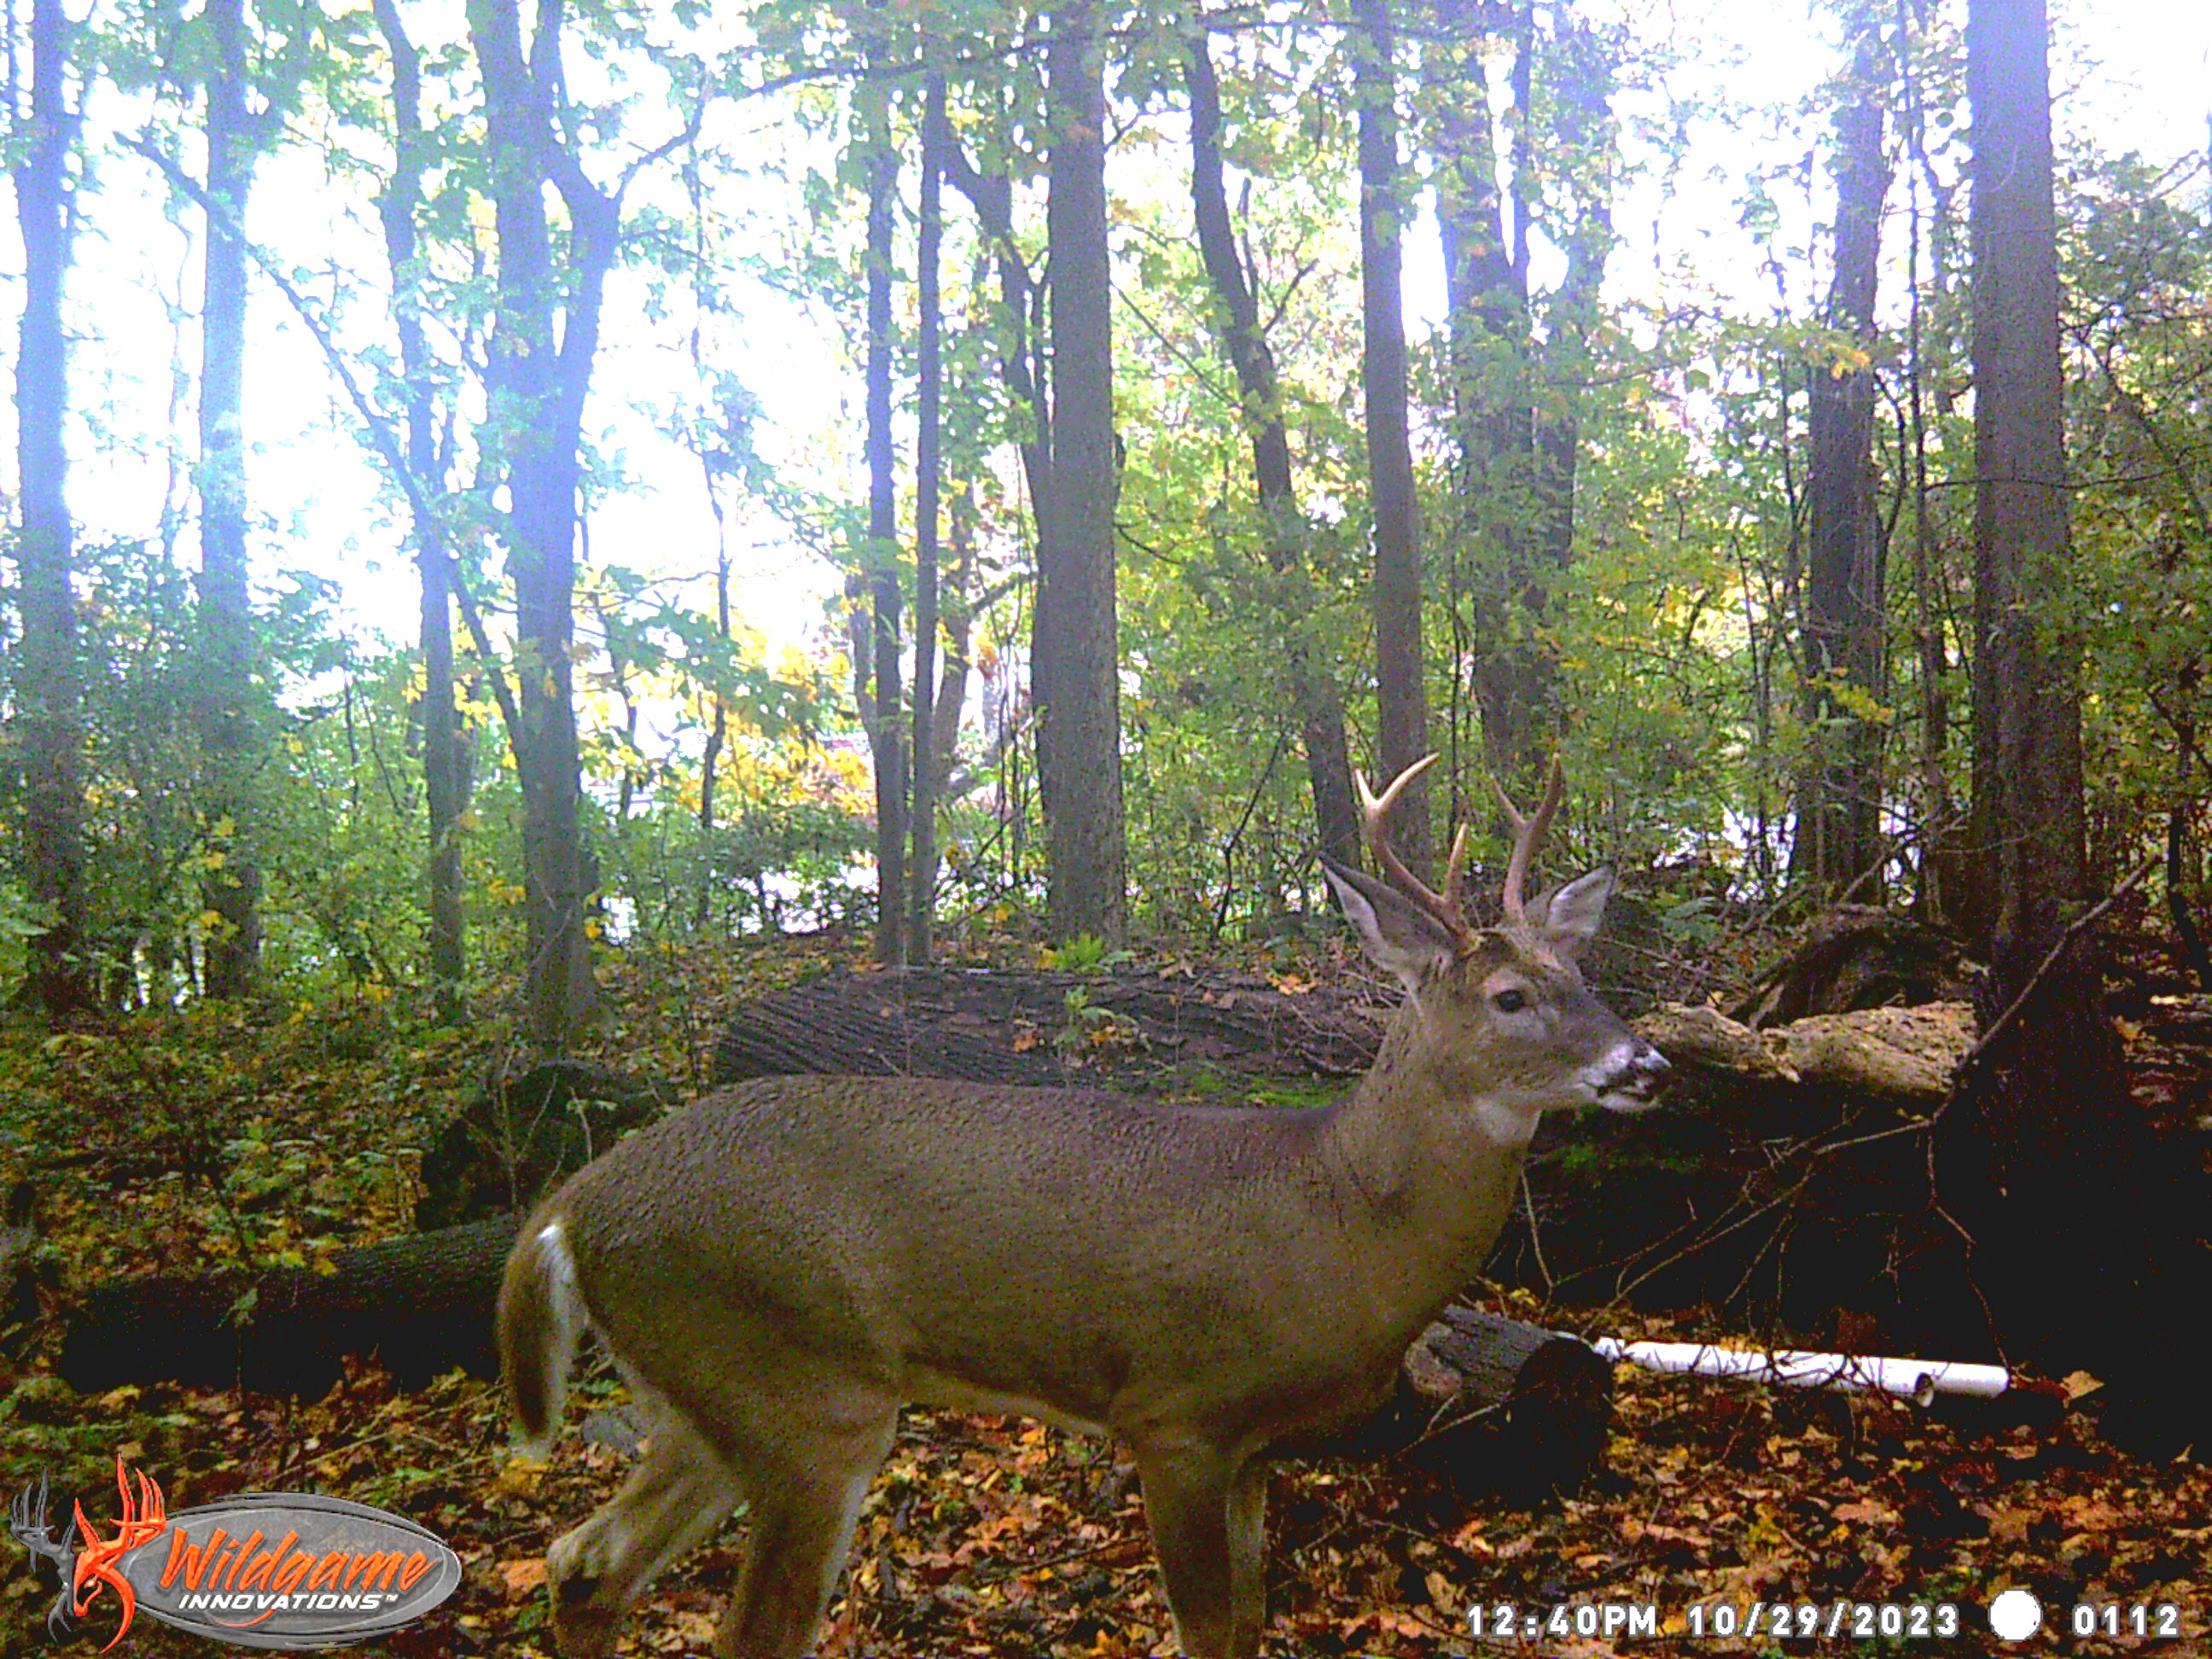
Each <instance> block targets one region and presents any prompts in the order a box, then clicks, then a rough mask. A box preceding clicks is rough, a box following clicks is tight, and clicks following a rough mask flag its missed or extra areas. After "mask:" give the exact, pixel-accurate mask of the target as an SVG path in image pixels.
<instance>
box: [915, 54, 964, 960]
mask: <svg viewBox="0 0 2212 1659" xmlns="http://www.w3.org/2000/svg"><path fill="white" fill-rule="evenodd" d="M950 138H951V129H950V128H949V126H948V125H946V121H945V77H944V76H943V75H941V74H933V75H932V76H930V77H929V84H928V86H927V88H926V89H925V90H924V92H923V94H922V114H921V226H920V240H921V246H919V248H918V249H917V250H916V253H915V264H916V265H917V266H918V267H919V269H918V270H916V272H915V281H916V284H917V286H918V288H919V290H920V293H919V300H920V305H921V319H920V320H919V322H918V323H917V325H916V326H917V327H918V328H919V330H920V337H919V338H918V340H917V342H916V346H915V353H916V357H917V362H916V366H915V372H916V376H917V378H918V380H920V382H921V384H920V386H918V387H917V389H916V392H917V399H918V401H919V403H920V404H921V408H920V410H919V411H918V417H917V418H918V421H919V429H918V430H917V432H916V433H915V447H914V811H913V819H914V863H913V888H914V890H913V893H912V895H911V896H910V898H909V901H908V915H907V940H906V954H907V960H908V961H909V962H914V963H923V964H927V963H928V961H929V958H930V954H931V952H930V937H929V934H930V921H931V915H932V912H933V910H934V908H935V907H936V902H937V784H938V779H939V772H938V769H937V766H936V761H935V757H936V754H937V734H936V720H937V714H938V710H937V706H936V694H937V629H938V623H939V617H938V602H937V601H938V593H937V536H938V521H939V516H940V514H939V497H940V496H941V495H942V493H943V490H944V484H945V455H944V448H943V443H942V438H943V432H942V427H943V409H944V395H945V364H944V359H943V354H942V351H941V349H940V341H941V337H942V336H943V333H944V327H945V324H944V319H943V317H942V316H941V315H940V313H941V312H942V310H943V304H942V301H941V300H940V298H939V292H938V287H939V283H938V277H939V271H938V264H939V258H941V256H942V250H943V245H944V239H945V188H944V186H945V147H946V145H947V143H948V142H949V141H950ZM951 720H952V721H953V723H954V724H955V725H956V726H957V724H958V723H959V720H960V710H959V708H957V706H956V707H955V708H953V710H952V713H951Z"/></svg>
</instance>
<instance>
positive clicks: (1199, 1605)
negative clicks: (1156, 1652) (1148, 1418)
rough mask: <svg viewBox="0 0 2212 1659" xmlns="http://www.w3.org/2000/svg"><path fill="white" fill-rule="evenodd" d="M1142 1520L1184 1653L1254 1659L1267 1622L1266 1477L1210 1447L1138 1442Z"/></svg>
mask: <svg viewBox="0 0 2212 1659" xmlns="http://www.w3.org/2000/svg"><path fill="white" fill-rule="evenodd" d="M1137 1469H1138V1473H1139V1475H1140V1476H1141V1477H1142V1479H1143V1481H1144V1488H1145V1521H1146V1525H1148V1526H1149V1527H1150V1528H1152V1550H1153V1553H1155V1554H1156V1555H1158V1558H1159V1563H1160V1576H1161V1577H1163V1578H1164V1579H1165V1580H1166V1581H1167V1590H1168V1606H1169V1608H1170V1610H1171V1611H1172V1612H1173V1613H1174V1614H1175V1621H1176V1639H1177V1641H1178V1642H1180V1643H1181V1644H1182V1650H1183V1652H1184V1654H1185V1655H1186V1656H1188V1659H1254V1656H1255V1655H1257V1654H1258V1652H1259V1651H1260V1635H1261V1630H1262V1628H1263V1627H1264V1626H1265V1625H1266V1622H1267V1560H1266V1543H1267V1529H1266V1525H1265V1514H1266V1502H1267V1479H1266V1474H1265V1470H1264V1468H1263V1467H1262V1466H1261V1465H1260V1464H1258V1463H1255V1462H1246V1463H1244V1464H1243V1465H1241V1466H1238V1465H1237V1464H1235V1463H1233V1462H1231V1460H1230V1459H1229V1458H1228V1457H1227V1456H1225V1455H1222V1454H1220V1453H1217V1452H1214V1451H1212V1450H1211V1449H1204V1448H1195V1447H1178V1448H1175V1449H1164V1448H1153V1449H1146V1448H1143V1447H1139V1449H1138V1450H1137Z"/></svg>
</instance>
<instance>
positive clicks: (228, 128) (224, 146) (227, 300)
mask: <svg viewBox="0 0 2212 1659" xmlns="http://www.w3.org/2000/svg"><path fill="white" fill-rule="evenodd" d="M245 13H246V7H245V0H210V5H209V7H208V14H207V15H208V21H209V24H210V29H211V31H212V34H213V40H214V45H215V62H214V64H213V66H212V68H211V69H210V72H209V74H208V76H207V77H206V83H207V147H208V170H207V194H208V197H209V199H210V201H211V202H213V203H214V204H216V207H217V208H218V209H219V210H220V211H219V212H216V213H210V215H209V216H208V224H207V250H206V263H205V270H204V299H203V303H202V308H201V317H200V333H201V341H202V363H201V369H200V474H199V494H200V580H199V601H200V638H201V646H200V660H199V663H198V665H197V667H198V673H199V682H200V688H201V689H200V696H199V711H198V712H199V726H200V743H201V746H202V750H203V752H204V757H205V764H206V769H207V782H206V785H205V787H204V791H203V793H202V805H201V810H202V811H203V812H204V815H205V819H206V836H207V841H208V851H209V853H210V855H215V854H220V860H219V861H218V860H216V859H214V858H213V857H212V856H211V858H210V864H211V867H210V869H209V871H208V872H207V874H206V875H205V876H204V878H203V879H202V882H201V897H202V902H203V904H204V908H206V909H208V910H209V911H210V912H212V913H213V914H214V915H216V917H217V918H219V920H218V921H216V923H215V924H214V925H212V926H211V927H210V928H209V930H208V939H207V954H206V978H205V982H204V989H205V991H206V993H207V994H208V995H210V996H211V997H218V998H228V997H237V996H242V995H244V994H245V993H246V990H247V989H248V988H249V987H251V986H252V983H253V980H254V977H255V975H257V974H258V972H259V970H260V965H261V866H260V860H259V855H258V852H257V850H256V847H255V840H256V836H257V833H258V829H259V817H260V815H259V812H258V809H257V806H256V804H255V801H254V791H253V789H252V781H251V773H252V767H253V764H254V762H255V760H256V759H257V758H258V757H257V753H256V750H257V746H258V743H257V740H258V737H259V735H260V733H259V731H258V727H259V726H260V722H259V721H258V720H257V719H256V715H257V714H258V702H259V690H258V681H259V667H260V665H259V663H258V654H259V653H258V652H257V651H256V649H255V647H254V638H253V611H252V604H251V602H250V600H249V599H248V596H247V591H246V440H245V434H244V430H243V427H242V421H243V416H244V405H245V371H246V245H245V243H244V242H243V241H242V240H240V238H239V236H238V235H237V234H234V231H235V228H237V227H239V226H241V225H242V224H243V223H244V222H245V218H246V197H247V194H248V193H249V192H250V191H252V185H253V165H254V161H255V159H256V158H255V153H254V152H255V143H256V136H255V133H254V131H253V122H252V118H250V117H249V116H248V114H247V112H246V88H247V87H248V86H249V85H250V84H251V80H250V70H249V68H248V65H247V63H246V15H245Z"/></svg>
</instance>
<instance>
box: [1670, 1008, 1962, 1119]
mask: <svg viewBox="0 0 2212 1659" xmlns="http://www.w3.org/2000/svg"><path fill="white" fill-rule="evenodd" d="M1636 1029H1637V1030H1638V1033H1639V1034H1640V1035H1642V1036H1644V1037H1646V1038H1648V1039H1649V1040H1650V1041H1651V1042H1655V1043H1656V1044H1657V1045H1658V1046H1659V1048H1660V1049H1661V1050H1662V1052H1663V1053H1664V1054H1666V1056H1667V1058H1668V1060H1672V1061H1674V1063H1675V1064H1676V1065H1677V1066H1699V1067H1703V1068H1705V1070H1708V1071H1713V1072H1720V1073H1728V1074H1730V1075H1732V1076H1735V1077H1737V1078H1740V1079H1745V1080H1747V1081H1753V1082H1764V1083H1782V1084H1820V1085H1827V1086H1829V1087H1832V1088H1838V1089H1844V1090H1848V1091H1852V1092H1855V1093H1859V1094H1867V1095H1874V1096H1878V1097H1883V1098H1887V1099H1895V1100H1925V1101H1928V1102H1930V1103H1934V1102H1936V1101H1940V1100H1942V1098H1943V1097H1944V1096H1945V1095H1946V1094H1947V1093H1948V1091H1949V1089H1950V1086H1951V1073H1953V1072H1954V1071H1955V1070H1956V1069H1957V1067H1958V1065H1959V1062H1960V1060H1964V1059H1965V1058H1966V1051H1967V1050H1968V1049H1970V1048H1972V1047H1973V1044H1974V1011H1973V1008H1972V1005H1970V1004H1967V1003H1964V1002H1929V1003H1923V1004H1922V1005H1920V1006H1917V1007H1912V1008H1866V1009H1860V1010H1857V1011H1855V1012H1850V1013H1844V1014H1813V1015H1809V1016H1808V1017H1807V1018H1803V1019H1800V1020H1794V1021H1792V1022H1791V1023H1790V1024H1787V1025H1777V1026H1771V1027H1770V1028H1768V1029H1767V1030H1753V1028H1752V1027H1750V1026H1748V1025H1745V1024H1740V1023H1738V1022H1737V1021H1735V1020H1733V1019H1730V1018H1729V1017H1728V1016H1727V1015H1725V1014H1723V1013H1722V1012H1720V1011H1719V1010H1718V1009H1717V1008H1703V1007H1699V1008H1691V1007H1685V1006H1682V1005H1681V1004H1680V1003H1672V1002H1670V1003H1662V1005H1660V1006H1659V1007H1658V1008H1657V1009H1656V1010H1654V1011H1653V1012H1650V1013H1649V1014H1646V1015H1644V1018H1641V1019H1639V1020H1638V1021H1637V1022H1636Z"/></svg>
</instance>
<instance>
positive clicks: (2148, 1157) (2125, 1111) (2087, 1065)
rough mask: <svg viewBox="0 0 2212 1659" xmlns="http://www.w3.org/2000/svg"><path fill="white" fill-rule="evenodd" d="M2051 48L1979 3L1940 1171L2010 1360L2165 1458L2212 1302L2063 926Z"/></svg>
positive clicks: (2067, 826)
mask: <svg viewBox="0 0 2212 1659" xmlns="http://www.w3.org/2000/svg"><path fill="white" fill-rule="evenodd" d="M2048 52H2049V27H2048V24H2047V22H2046V20H2045V13H2044V5H2043V0H1972V4H1971V5H1970V7H1969V9H1968V12H1967V22H1966V64H1967V73H1966V78H1967V95H1968V99H1969V101H1970V104H1971V107H1972V117H1973V135H1974V158H1973V180H1974V195H1973V211H1972V230H1973V252H1974V352H1973V356H1974V387H1975V398H1974V449H1975V475H1976V477H1975V489H1974V562H1975V592H1974V611H1975V635H1976V651H1975V661H1974V680H1975V697H1974V747H1975V768H1974V826H1975V840H1976V843H1977V845H1978V848H1979V849H1980V860H1979V862H1980V863H1981V864H1982V866H1984V867H1985V868H1986V869H1987V870H1988V871H1990V872H1991V875H1992V878H1993V879H1991V880H1990V883H1989V884H1988V887H1987V889H1986V890H1984V891H1982V892H1980V893H1979V894H1978V895H1977V897H1978V903H1977V904H1976V906H1975V910H1976V913H1977V915H1978V920H1979V921H1981V922H1982V924H1983V926H1984V929H1985V931H1984V934H1983V937H1984V938H1986V939H1990V941H1991V944H1992V948H1991V951H1990V972H1989V973H1988V975H1985V976H1984V981H1983V983H1982V986H1981V987H1980V991H1979V994H1978V998H1977V1012H1978V1014H1979V1015H1980V1018H1981V1025H1982V1039H1981V1047H1980V1050H1979V1052H1978V1054H1977V1055H1976V1056H1975V1058H1974V1060H1972V1062H1970V1063H1969V1065H1968V1066H1966V1067H1965V1068H1963V1070H1962V1073H1961V1075H1960V1083H1959V1087H1958V1093H1957V1095H1956V1096H1955V1097H1954V1099H1953V1100H1952V1101H1951V1102H1950V1103H1949V1104H1948V1108H1947V1109H1946V1111H1945V1112H1944V1114H1943V1115H1942V1119H1941V1121H1940V1122H1939V1125H1938V1136H1939V1138H1938V1143H1937V1146H1936V1154H1937V1156H1936V1164H1935V1173H1936V1176H1937V1181H1938V1196H1939V1198H1940V1200H1941V1201H1942V1203H1943V1204H1944V1206H1945V1208H1946V1211H1947V1212H1948V1215H1949V1216H1950V1217H1952V1218H1954V1220H1955V1222H1956V1224H1957V1225H1959V1226H1960V1228H1961V1229H1962V1230H1963V1231H1964V1232H1965V1233H1966V1236H1967V1237H1968V1238H1969V1239H1970V1240H1971V1241H1972V1243H1971V1247H1970V1248H1971V1251H1972V1255H1971V1261H1972V1269H1973V1272H1974V1274H1975V1278H1976V1281H1977V1283H1978V1285H1979V1286H1980V1288H1981V1291H1982V1292H1983V1295H1984V1298H1985V1301H1986V1304H1987V1306H1988V1307H1989V1309H1990V1313H1991V1316H1992V1317H1993V1320H1994V1322H1995V1325H1996V1334H1997V1337H1998V1340H1999V1341H2000V1343H2001V1344H2002V1346H2004V1348H2005V1349H2006V1351H2007V1352H2008V1354H2011V1355H2018V1356H2023V1357H2027V1358H2033V1359H2034V1360H2036V1361H2037V1363H2039V1364H2041V1365H2043V1366H2044V1367H2045V1369H2046V1370H2051V1371H2052V1372H2054V1373H2058V1372H2063V1371H2066V1370H2071V1369H2073V1368H2074V1367H2075V1366H2086V1367H2088V1368H2090V1369H2092V1370H2094V1371H2095V1372H2096V1374H2097V1375H2098V1376H2100V1377H2102V1378H2103V1379H2104V1380H2105V1381H2106V1383H2109V1384H2111V1385H2112V1390H2113V1393H2112V1400H2113V1401H2114V1406H2113V1407H2108V1408H2107V1411H2106V1432H2107V1433H2108V1435H2109V1434H2116V1433H2117V1434H2118V1435H2119V1436H2122V1437H2124V1438H2125V1439H2127V1440H2128V1441H2130V1442H2132V1443H2138V1444H2141V1445H2142V1446H2144V1447H2146V1448H2154V1449H2158V1450H2160V1451H2170V1450H2172V1449H2178V1447H2179V1444H2180V1443H2183V1442H2185V1441H2186V1440H2188V1439H2191V1438H2195V1439H2197V1441H2199V1443H2202V1441H2203V1433H2204V1430H2205V1428H2206V1426H2207V1420H2208V1413H2207V1412H2206V1409H2205V1406H2204V1402H2203V1389H2202V1388H2201V1387H2200V1386H2199V1384H2198V1383H2197V1378H2196V1376H2195V1375H2194V1369H2193V1367H2194V1360H2195V1355H2194V1343H2193V1340H2191V1339H2190V1338H2188V1337H2185V1335H2184V1334H2183V1332H2184V1330H2185V1327H2186V1326H2187V1324H2188V1322H2187V1321H2186V1320H2182V1319H2177V1318H2176V1317H2175V1316H2174V1310H2176V1309H2178V1308H2187V1307H2197V1306H2202V1305H2203V1304H2204V1302H2205V1300H2206V1298H2207V1297H2208V1295H2212V1273H2208V1269H2207V1258H2206V1255H2205V1252H2204V1250H2203V1246H2202V1245H2201V1243H2199V1242H2198V1234H2199V1233H2200V1232H2201V1231H2202V1229H2201V1226H2200V1225H2198V1224H2199V1223H2200V1222H2201V1219H2202V1216H2203V1201H2204V1194H2203V1185H2204V1183H2203V1176H2202V1172H2201V1171H2200V1170H2197V1168H2196V1167H2195V1164H2196V1161H2195V1160H2194V1159H2193V1158H2186V1159H2185V1158H2183V1157H2181V1156H2179V1154H2178V1152H2177V1151H2176V1150H2175V1149H2171V1148H2163V1147H2160V1146H2159V1145H2158V1144H2157V1143H2156V1142H2155V1141H2154V1139H2152V1138H2151V1136H2150V1134H2149V1133H2148V1129H2147V1127H2146V1126H2145V1123H2144V1121H2143V1117H2142V1109H2141V1108H2140V1107H2139V1106H2138V1105H2137V1104H2136V1102H2135V1101H2134V1099H2133V1098H2132V1097H2130V1093H2129V1091H2128V1086H2127V1079H2126V1076H2125V1073H2124V1071H2123V1070H2122V1066H2121V1056H2120V1048H2119V1040H2118V1033H2117V1032H2116V1030H2114V1028H2113V1025H2112V1019H2111V1018H2110V1016H2109V1014H2108V1013H2107V1012H2106V1006H2105V997H2104V976H2103V972H2102V963H2101V960H2100V958H2101V955H2102V953H2101V951H2100V949H2099V948H2098V945H2097V943H2096V940H2095V937H2094V935H2093V933H2092V932H2091V931H2090V930H2089V929H2088V928H2087V927H2086V926H2083V925H2081V923H2080V922H2077V923H2075V924H2074V925H2071V926H2069V925H2068V923H2067V912H2068V910H2069V908H2072V907H2074V906H2076V905H2078V904H2079V903H2080V902H2081V900H2082V899H2084V898H2085V897H2086V896H2087V868H2086V862H2087V861H2086V859H2085V857H2084V852H2083V846H2082V799H2081V735H2080V720H2081V702H2080V698H2081V693H2080V689H2079V684H2078V679H2077V671H2078V667H2079V650H2078V646H2077V644H2076V642H2075V641H2074V640H2073V639H2072V638H2070V637H2069V634H2068V632H2067V630H2066V629H2065V627H2064V625H2063V622H2062V621H2061V617H2062V616H2063V595H2064V594H2065V592H2067V590H2068V587H2069V582H2068V571H2067V562H2068V558H2067V556H2068V522H2067V499H2066V488H2065V471H2066V461H2065V451H2064V428H2063V403H2062V398H2061V380H2060V374H2061V365H2060V360H2059V331H2058V317H2059V289H2058V275H2057V234H2056V227H2055V219H2054V214H2053V210H2052V200H2051V197H2052V179H2051V93H2050V80H2049V69H2048ZM2082 921H2087V918H2086V917H2084V918H2082ZM2115 1331H2125V1332H2127V1333H2129V1340H2127V1341H2126V1342H2124V1343H2118V1344H2116V1343H2114V1342H2113V1340H2112V1333H2113V1332H2115ZM2115 1407H2117V1408H2118V1410H2117V1413H2116V1411H2115ZM2123 1425H2124V1426H2123Z"/></svg>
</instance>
